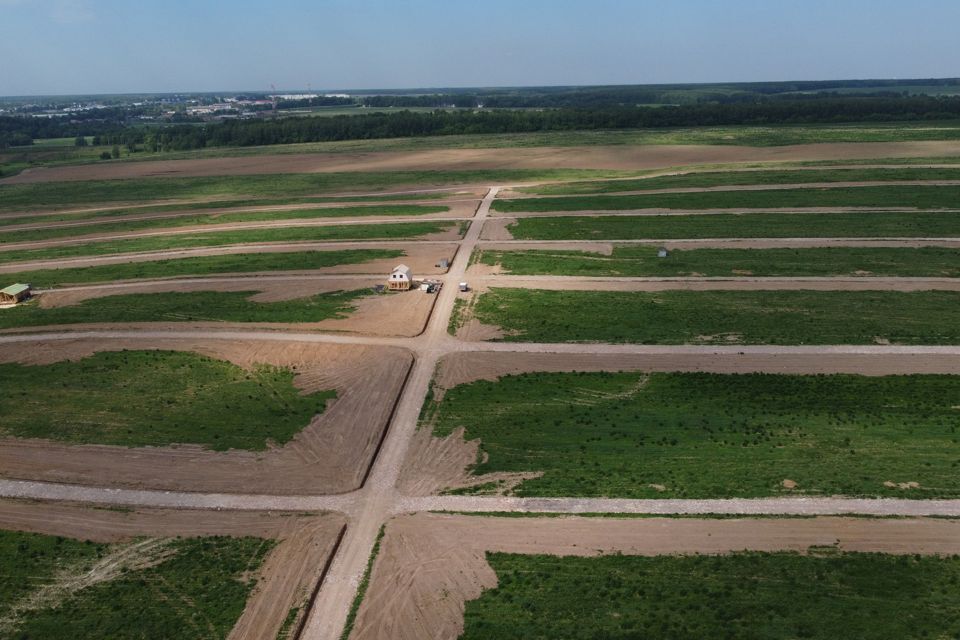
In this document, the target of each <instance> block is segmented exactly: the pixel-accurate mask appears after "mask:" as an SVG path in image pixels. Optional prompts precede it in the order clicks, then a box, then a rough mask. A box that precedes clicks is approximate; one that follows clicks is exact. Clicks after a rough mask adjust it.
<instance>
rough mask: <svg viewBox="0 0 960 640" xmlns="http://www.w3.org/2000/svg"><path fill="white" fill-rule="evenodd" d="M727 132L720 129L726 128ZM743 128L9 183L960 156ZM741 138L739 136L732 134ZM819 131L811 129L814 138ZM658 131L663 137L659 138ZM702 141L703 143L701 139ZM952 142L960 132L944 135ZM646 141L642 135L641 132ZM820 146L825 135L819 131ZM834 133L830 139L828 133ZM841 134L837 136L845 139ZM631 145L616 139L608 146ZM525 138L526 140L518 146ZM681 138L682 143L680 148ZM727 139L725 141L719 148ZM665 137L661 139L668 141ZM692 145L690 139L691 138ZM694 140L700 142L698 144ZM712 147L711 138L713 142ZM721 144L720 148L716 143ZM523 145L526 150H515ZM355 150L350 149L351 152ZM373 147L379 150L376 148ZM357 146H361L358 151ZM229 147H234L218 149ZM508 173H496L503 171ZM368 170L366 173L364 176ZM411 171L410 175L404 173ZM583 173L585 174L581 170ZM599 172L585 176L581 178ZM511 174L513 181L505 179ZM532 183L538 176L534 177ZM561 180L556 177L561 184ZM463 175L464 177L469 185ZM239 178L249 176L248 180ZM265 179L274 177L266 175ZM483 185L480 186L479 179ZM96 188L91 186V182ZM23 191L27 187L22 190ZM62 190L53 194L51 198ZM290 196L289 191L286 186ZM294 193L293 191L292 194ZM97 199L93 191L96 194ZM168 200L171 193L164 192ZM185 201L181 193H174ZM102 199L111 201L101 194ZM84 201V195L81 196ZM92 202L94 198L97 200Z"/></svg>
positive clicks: (940, 147) (21, 178) (925, 144)
mask: <svg viewBox="0 0 960 640" xmlns="http://www.w3.org/2000/svg"><path fill="white" fill-rule="evenodd" d="M718 130H720V131H724V133H723V134H720V135H717V131H718ZM747 130H748V131H751V132H752V133H748V134H747V135H746V137H741V138H740V139H741V140H743V141H744V142H745V143H747V144H757V143H760V144H763V145H774V144H779V145H783V144H784V143H788V142H791V141H792V142H800V143H802V142H809V141H810V140H809V138H807V139H798V138H792V139H791V138H789V136H787V135H784V131H788V132H789V131H790V130H789V129H786V128H770V129H759V131H762V134H761V135H760V136H759V137H757V136H756V135H755V134H756V132H757V131H758V129H757V128H747ZM742 131H743V129H741V128H735V127H720V128H717V129H706V130H700V129H697V130H695V131H694V130H689V129H688V130H683V132H681V133H680V135H679V137H678V136H677V135H676V134H675V133H666V134H665V133H664V132H650V131H642V132H628V133H627V134H626V135H632V136H637V135H640V136H641V137H643V138H644V139H645V143H644V144H636V143H632V144H622V143H623V142H624V141H625V138H626V135H625V133H619V132H588V133H587V134H584V133H582V132H562V133H558V134H554V135H549V134H548V135H547V136H546V137H543V136H542V135H541V136H540V137H539V140H538V137H537V136H536V135H534V136H530V135H519V136H517V135H512V136H511V135H508V136H490V137H487V142H486V144H487V145H490V144H491V143H490V141H491V140H492V141H493V146H502V147H504V148H502V149H501V148H475V149H470V148H456V147H463V146H466V145H471V146H481V145H483V144H484V141H483V140H482V139H481V138H480V137H475V136H453V137H450V138H449V139H444V138H428V139H426V140H423V139H419V140H416V139H415V140H410V139H400V140H386V141H380V140H374V141H350V142H347V143H340V144H339V146H338V145H337V143H332V144H327V145H316V146H315V147H314V148H313V150H315V151H319V153H309V154H307V153H300V154H297V153H286V154H275V155H270V154H263V153H262V151H261V150H256V149H251V150H248V152H250V153H253V154H254V155H250V156H245V157H244V156H238V157H231V158H198V159H184V160H155V161H138V162H117V163H98V164H88V165H79V166H64V167H52V168H48V169H36V170H32V171H26V172H23V173H21V174H19V175H17V176H14V177H12V178H8V179H6V180H4V181H3V182H4V184H9V185H10V186H14V185H20V184H30V183H39V182H54V181H103V180H113V181H117V182H119V181H120V180H119V179H128V181H130V182H133V180H129V179H133V178H147V177H151V176H168V177H165V178H164V180H171V181H172V180H175V179H178V177H180V176H184V177H185V176H225V175H230V176H241V175H243V176H245V175H256V174H266V173H285V174H303V175H307V176H312V178H313V183H312V184H311V185H310V189H311V191H310V193H319V192H322V191H324V190H327V191H333V190H341V191H347V190H349V189H358V188H359V189H363V188H366V189H371V190H372V189H375V188H380V189H384V188H388V187H390V186H398V185H420V186H421V187H422V186H423V185H427V184H443V181H444V176H442V175H436V176H430V175H425V174H433V173H438V174H443V173H454V174H455V173H458V172H459V173H461V174H469V173H473V174H475V175H474V178H473V179H474V180H475V181H476V182H484V183H487V184H495V183H503V182H510V179H509V178H506V174H504V170H511V171H516V172H517V174H515V175H514V178H513V181H514V182H522V181H524V178H521V177H520V175H519V172H520V170H526V171H528V172H529V173H531V174H532V173H533V172H535V171H540V172H541V174H542V175H541V177H540V179H541V180H549V179H550V177H549V174H548V173H547V171H546V170H544V169H543V167H545V166H548V167H551V168H555V169H559V168H564V169H574V170H607V171H616V170H620V171H633V172H636V171H638V170H642V169H659V168H663V167H676V166H683V165H692V164H713V163H730V162H777V161H779V162H787V161H817V160H830V161H834V162H836V161H839V160H843V159H859V158H886V157H934V156H947V157H957V156H960V143H958V142H957V141H956V140H953V139H952V138H954V137H955V134H956V131H957V129H956V127H952V128H939V129H934V130H930V128H929V127H925V130H923V131H916V130H913V131H912V133H914V134H915V135H916V134H920V135H922V136H923V139H924V140H925V141H920V142H913V141H911V142H862V141H863V140H865V139H866V140H876V139H877V138H875V137H874V138H871V137H870V134H866V133H864V132H863V130H862V129H858V128H856V127H850V128H846V129H839V131H842V134H841V137H840V138H839V139H840V140H856V141H857V142H853V143H847V142H838V143H833V144H830V143H825V144H795V145H791V146H778V147H773V148H756V147H750V146H736V141H737V133H740V132H742ZM904 131H905V129H904V128H903V127H902V126H897V127H894V128H890V129H886V130H885V132H884V137H882V138H880V139H881V140H903V136H904V135H905V133H904ZM731 135H733V139H731V138H730V136H731ZM807 135H809V134H807ZM651 136H653V137H651ZM584 137H586V142H587V145H583V144H582V143H581V144H575V145H574V146H564V145H570V144H571V142H574V143H575V142H577V141H578V139H580V140H583V139H584ZM698 138H699V139H698ZM944 138H951V139H950V140H944ZM634 139H636V138H634ZM816 139H817V141H818V142H823V141H824V139H823V138H822V137H820V136H819V135H817V137H816ZM828 139H829V138H828ZM835 139H836V138H835ZM610 140H612V141H613V142H615V143H616V142H621V144H613V145H611V144H608V143H607V142H608V141H610ZM517 141H519V142H520V145H518V144H517ZM677 142H680V144H676V143H677ZM717 142H720V144H716V143H717ZM658 143H659V144H658ZM685 143H686V144H685ZM691 143H692V144H691ZM704 143H706V144H704ZM711 143H713V144H711ZM398 144H399V145H400V146H401V147H406V148H405V149H404V150H399V151H381V150H379V149H378V147H379V148H382V147H384V146H393V147H396V146H397V145H398ZM417 144H419V145H424V144H427V145H434V146H452V147H454V148H448V149H442V148H441V149H423V150H418V149H412V150H411V149H410V148H409V147H411V146H412V145H417ZM517 146H523V147H526V148H512V147H517ZM345 147H346V148H349V149H350V150H349V151H347V150H342V149H344V148H345ZM371 147H372V149H371ZM328 148H334V149H338V150H341V152H339V153H322V152H323V151H324V150H325V149H328ZM354 150H356V151H354ZM216 151H217V152H220V153H223V152H225V151H228V150H216ZM496 171H499V172H500V175H499V177H497V178H495V177H494V175H492V174H493V172H496ZM337 173H341V174H343V173H347V175H350V176H351V178H349V179H344V178H340V179H337V178H336V177H334V178H331V177H330V176H331V175H334V176H335V175H336V174H337ZM385 173H386V174H392V173H396V174H397V175H396V176H394V177H392V178H384V177H383V175H384V174H385ZM358 174H359V175H363V174H368V175H367V176H365V177H362V178H358V177H356V176H357V175H358ZM404 174H407V175H404ZM571 177H572V178H573V179H577V178H576V177H575V176H571ZM589 177H591V176H585V175H581V176H580V177H579V179H580V180H583V179H586V178H589ZM505 178H506V179H505ZM527 179H528V180H532V179H535V178H533V177H532V176H528V177H527ZM557 179H558V178H556V177H554V178H553V180H554V181H556V180H557ZM467 180H468V179H467V178H466V177H465V176H464V177H461V178H460V183H464V182H467ZM238 182H239V180H238ZM264 182H267V181H266V180H265V181H264ZM476 182H475V183H476ZM86 191H88V192H89V191H90V188H88V189H87V190H86ZM17 195H18V196H19V195H20V194H19V193H18V194H17ZM54 195H55V194H48V195H47V196H46V199H50V198H51V197H53V196H54ZM281 195H283V193H282V192H281ZM287 195H289V194H287ZM88 197H89V196H88ZM154 197H162V196H154ZM172 197H177V196H172ZM101 200H106V199H105V198H102V197H101ZM76 201H77V202H79V201H80V200H76ZM88 201H89V200H88Z"/></svg>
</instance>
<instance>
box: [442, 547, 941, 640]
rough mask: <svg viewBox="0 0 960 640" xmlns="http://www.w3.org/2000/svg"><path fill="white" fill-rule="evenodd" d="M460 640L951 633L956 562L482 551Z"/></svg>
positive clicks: (769, 639) (832, 555)
mask: <svg viewBox="0 0 960 640" xmlns="http://www.w3.org/2000/svg"><path fill="white" fill-rule="evenodd" d="M487 561H488V562H489V563H490V565H491V566H492V568H493V570H494V571H495V572H496V574H497V586H496V587H495V588H493V589H488V590H486V591H484V592H483V593H482V594H481V596H480V597H479V598H478V599H476V600H469V601H468V602H467V604H466V612H465V614H464V621H465V630H464V633H463V635H462V636H460V637H461V638H463V639H464V640H479V639H483V640H509V639H514V638H515V639H517V640H520V639H523V640H526V639H528V638H567V639H569V640H591V639H595V638H605V639H606V638H609V639H622V640H627V639H632V638H738V639H742V640H761V639H763V640H773V639H782V640H792V639H794V638H811V639H814V640H834V639H835V638H859V639H861V640H886V639H888V638H902V639H905V640H906V639H917V640H919V639H920V638H951V637H955V636H957V635H958V634H960V621H958V620H960V605H958V602H957V599H956V597H955V594H956V583H957V581H958V580H960V558H958V557H956V556H950V557H941V556H919V555H914V556H894V555H883V554H877V553H841V552H838V551H829V550H823V551H818V550H814V551H813V552H812V553H808V554H798V553H792V552H780V553H758V552H753V553H749V552H740V553H734V554H730V555H721V556H701V555H691V556H654V557H644V556H622V555H610V556H600V557H592V558H591V557H586V558H584V557H576V556H564V557H560V556H547V555H519V554H506V553H488V554H487Z"/></svg>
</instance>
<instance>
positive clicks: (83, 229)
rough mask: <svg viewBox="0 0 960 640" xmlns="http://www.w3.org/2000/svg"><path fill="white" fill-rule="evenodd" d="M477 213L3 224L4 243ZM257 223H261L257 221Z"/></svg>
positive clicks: (394, 210) (232, 215) (348, 210)
mask: <svg viewBox="0 0 960 640" xmlns="http://www.w3.org/2000/svg"><path fill="white" fill-rule="evenodd" d="M458 215H464V216H471V215H473V207H470V206H468V207H459V208H458V211H456V212H453V211H452V210H451V208H450V207H445V206H441V207H426V206H420V205H391V206H388V207H369V206H366V207H324V208H320V209H286V210H277V211H252V212H228V213H219V214H208V215H163V216H151V217H136V218H131V219H119V220H116V219H115V220H111V221H110V222H98V223H86V222H81V223H66V224H65V223H61V222H52V223H51V222H46V221H40V222H37V221H31V222H30V223H29V224H19V225H10V226H4V227H0V233H2V235H3V237H2V239H0V243H9V242H18V243H19V242H33V241H37V240H49V239H54V238H83V237H99V236H102V235H107V234H116V235H118V236H119V235H120V234H123V233H130V232H134V231H146V230H164V229H177V230H183V229H188V228H189V229H199V228H203V227H208V226H217V228H221V227H222V228H224V229H229V228H244V227H250V228H254V227H255V228H265V227H269V226H270V225H271V223H272V224H274V225H276V226H293V225H295V224H296V223H298V222H300V223H303V224H304V225H307V224H308V223H309V222H311V221H316V220H324V219H330V218H342V219H352V218H362V219H363V220H365V221H366V220H377V219H380V220H389V219H391V218H397V217H409V218H412V217H423V218H427V219H429V218H435V217H440V216H444V217H455V216H458ZM254 223H257V224H254Z"/></svg>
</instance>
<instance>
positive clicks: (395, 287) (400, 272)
mask: <svg viewBox="0 0 960 640" xmlns="http://www.w3.org/2000/svg"><path fill="white" fill-rule="evenodd" d="M412 284H413V276H411V275H410V267H408V266H407V265H405V264H398V265H397V266H396V267H394V268H393V271H392V272H391V273H390V278H389V279H388V280H387V288H388V289H390V290H391V291H407V290H409V289H410V286H411V285H412Z"/></svg>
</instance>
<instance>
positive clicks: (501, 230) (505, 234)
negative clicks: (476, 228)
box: [480, 218, 516, 242]
mask: <svg viewBox="0 0 960 640" xmlns="http://www.w3.org/2000/svg"><path fill="white" fill-rule="evenodd" d="M515 219H516V218H490V219H489V220H487V221H486V222H484V223H483V229H482V230H481V231H480V241H481V242H483V241H487V240H491V241H497V240H513V234H512V233H510V229H509V228H508V227H509V226H510V225H511V224H513V222H514V220H515Z"/></svg>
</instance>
